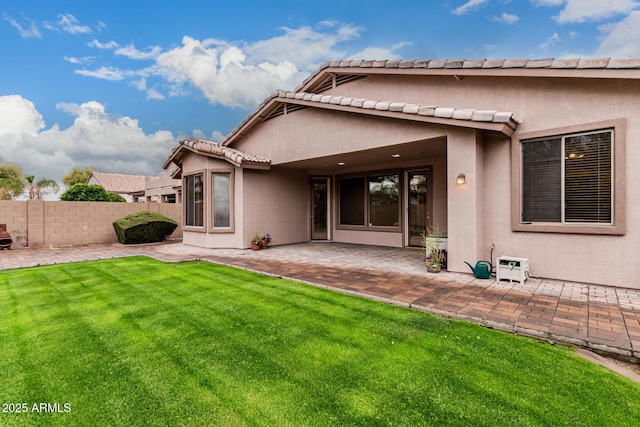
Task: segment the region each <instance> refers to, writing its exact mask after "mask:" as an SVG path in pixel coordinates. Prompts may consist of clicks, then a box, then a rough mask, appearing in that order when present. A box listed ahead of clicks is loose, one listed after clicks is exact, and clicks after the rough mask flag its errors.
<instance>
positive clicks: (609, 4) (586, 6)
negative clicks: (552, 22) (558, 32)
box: [555, 0, 640, 24]
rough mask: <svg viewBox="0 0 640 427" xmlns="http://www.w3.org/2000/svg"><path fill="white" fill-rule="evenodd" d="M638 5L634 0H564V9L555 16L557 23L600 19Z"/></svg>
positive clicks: (622, 12) (623, 13)
mask: <svg viewBox="0 0 640 427" xmlns="http://www.w3.org/2000/svg"><path fill="white" fill-rule="evenodd" d="M638 6H640V3H639V2H637V1H635V0H607V1H603V0H566V5H565V7H564V9H563V10H562V11H561V12H560V14H559V15H558V16H556V17H555V19H556V21H557V22H558V23H559V24H566V23H571V22H584V21H600V20H603V19H607V18H611V17H612V16H616V15H621V14H622V15H626V14H629V13H630V12H631V11H632V10H633V9H635V8H637V7H638Z"/></svg>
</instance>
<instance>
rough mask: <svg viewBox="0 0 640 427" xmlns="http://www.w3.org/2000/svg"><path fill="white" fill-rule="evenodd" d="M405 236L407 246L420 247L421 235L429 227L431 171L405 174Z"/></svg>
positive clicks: (414, 171)
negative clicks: (406, 202)
mask: <svg viewBox="0 0 640 427" xmlns="http://www.w3.org/2000/svg"><path fill="white" fill-rule="evenodd" d="M406 182H407V183H408V197H407V201H408V203H409V206H408V207H407V214H408V218H407V235H408V239H407V240H408V241H407V244H408V246H422V238H421V237H420V233H423V232H424V231H425V229H426V228H427V226H428V225H431V219H430V217H429V212H430V210H431V169H429V168H425V169H420V170H413V171H408V172H407V180H406Z"/></svg>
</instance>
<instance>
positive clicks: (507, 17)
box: [493, 13, 520, 25]
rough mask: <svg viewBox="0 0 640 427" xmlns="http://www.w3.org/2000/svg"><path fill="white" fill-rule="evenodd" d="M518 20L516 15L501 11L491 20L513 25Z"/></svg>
mask: <svg viewBox="0 0 640 427" xmlns="http://www.w3.org/2000/svg"><path fill="white" fill-rule="evenodd" d="M519 20H520V17H519V16H518V15H512V14H510V13H503V14H502V15H500V16H495V17H494V18H493V21H495V22H500V23H502V24H508V25H513V24H515V23H516V22H518V21H519Z"/></svg>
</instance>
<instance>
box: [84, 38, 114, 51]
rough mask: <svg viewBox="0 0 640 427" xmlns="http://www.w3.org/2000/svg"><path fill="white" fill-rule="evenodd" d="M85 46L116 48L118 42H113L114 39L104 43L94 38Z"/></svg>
mask: <svg viewBox="0 0 640 427" xmlns="http://www.w3.org/2000/svg"><path fill="white" fill-rule="evenodd" d="M87 46H89V47H96V48H98V49H109V50H111V49H116V48H118V43H116V42H114V41H110V42H106V43H101V42H99V41H98V40H96V39H93V40H91V41H90V42H89V43H87Z"/></svg>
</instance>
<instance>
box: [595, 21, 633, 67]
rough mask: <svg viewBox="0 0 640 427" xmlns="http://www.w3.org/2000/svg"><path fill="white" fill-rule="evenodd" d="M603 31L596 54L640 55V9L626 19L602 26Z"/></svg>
mask: <svg viewBox="0 0 640 427" xmlns="http://www.w3.org/2000/svg"><path fill="white" fill-rule="evenodd" d="M600 31H601V32H602V33H603V37H602V42H601V43H600V46H598V49H596V51H595V53H594V55H595V56H597V57H611V58H638V57H640V44H638V43H637V42H636V41H637V40H640V11H634V12H631V14H629V16H627V17H626V18H625V19H623V20H622V21H620V22H618V23H616V24H610V25H603V26H601V27H600Z"/></svg>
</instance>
